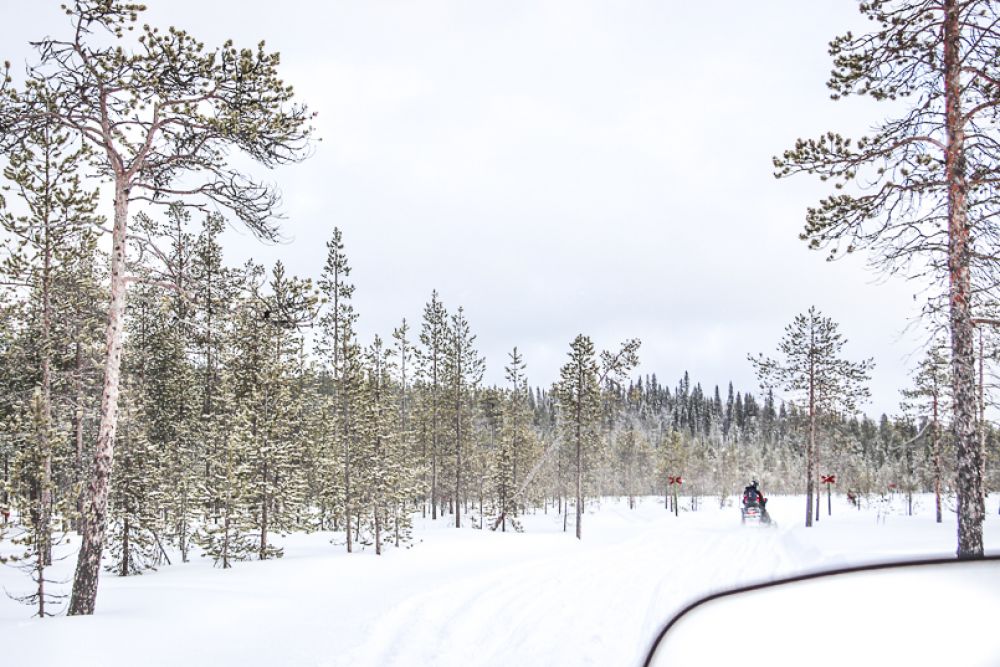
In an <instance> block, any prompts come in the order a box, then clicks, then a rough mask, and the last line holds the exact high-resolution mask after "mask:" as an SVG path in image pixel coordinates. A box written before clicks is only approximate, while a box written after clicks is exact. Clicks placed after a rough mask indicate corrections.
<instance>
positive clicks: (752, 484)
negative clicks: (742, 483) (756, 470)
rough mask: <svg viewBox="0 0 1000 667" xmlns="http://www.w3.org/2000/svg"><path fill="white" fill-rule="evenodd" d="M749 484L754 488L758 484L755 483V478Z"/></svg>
mask: <svg viewBox="0 0 1000 667" xmlns="http://www.w3.org/2000/svg"><path fill="white" fill-rule="evenodd" d="M750 486H752V487H753V488H755V489H756V488H757V486H758V485H757V480H754V481H752V482H750Z"/></svg>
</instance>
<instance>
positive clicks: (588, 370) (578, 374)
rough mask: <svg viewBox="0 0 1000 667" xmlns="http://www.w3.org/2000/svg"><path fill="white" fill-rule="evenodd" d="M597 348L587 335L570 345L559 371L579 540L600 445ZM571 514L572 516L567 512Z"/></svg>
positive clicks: (562, 419) (564, 436)
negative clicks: (588, 474)
mask: <svg viewBox="0 0 1000 667" xmlns="http://www.w3.org/2000/svg"><path fill="white" fill-rule="evenodd" d="M594 354H595V353H594V344H593V343H592V342H591V341H590V338H588V337H587V336H584V335H582V334H581V335H579V336H577V337H576V338H575V339H574V340H573V343H572V344H571V345H570V352H569V359H570V360H569V362H567V363H566V364H565V365H564V366H563V367H562V369H561V370H560V371H559V383H558V385H557V386H556V390H555V391H556V397H557V398H556V400H557V401H558V402H559V424H560V432H561V433H560V434H561V437H562V441H563V442H564V443H566V444H567V445H569V446H570V447H571V448H572V457H573V461H574V468H573V469H574V471H575V480H576V482H575V483H576V537H577V539H581V538H582V535H583V530H582V528H583V526H582V522H583V481H584V475H585V470H586V469H587V468H589V460H590V458H591V457H592V456H593V455H594V451H595V449H596V447H597V444H598V442H599V434H598V428H599V419H600V409H601V392H600V385H599V384H598V382H599V376H598V370H597V360H596V359H595V357H594ZM567 514H568V512H567Z"/></svg>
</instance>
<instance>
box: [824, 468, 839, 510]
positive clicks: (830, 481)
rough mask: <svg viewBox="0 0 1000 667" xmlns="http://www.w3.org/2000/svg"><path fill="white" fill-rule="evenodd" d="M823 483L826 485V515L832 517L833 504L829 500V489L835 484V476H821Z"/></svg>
mask: <svg viewBox="0 0 1000 667" xmlns="http://www.w3.org/2000/svg"><path fill="white" fill-rule="evenodd" d="M822 481H823V483H824V484H826V515H827V516H833V503H832V501H831V500H830V487H831V486H832V485H833V484H836V483H837V476H836V475H823V480H822Z"/></svg>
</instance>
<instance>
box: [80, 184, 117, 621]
mask: <svg viewBox="0 0 1000 667" xmlns="http://www.w3.org/2000/svg"><path fill="white" fill-rule="evenodd" d="M127 223H128V190H127V189H126V188H125V186H124V184H122V183H121V182H118V183H116V184H115V221H114V230H113V233H112V244H111V299H110V302H109V304H108V327H107V332H106V335H105V339H106V347H105V355H104V389H103V391H102V393H101V422H100V426H99V427H98V432H97V446H96V447H95V448H94V468H93V474H92V477H91V480H90V484H89V485H88V487H87V500H86V502H85V506H84V518H83V534H82V536H81V544H80V553H79V555H78V556H77V561H76V573H75V574H74V576H73V593H72V595H71V597H70V602H69V610H68V613H69V615H70V616H79V615H85V614H93V613H94V607H95V605H96V603H97V580H98V576H99V574H100V569H101V554H102V552H103V551H104V532H105V527H106V524H107V513H108V491H109V488H110V483H111V466H112V463H113V461H114V448H115V430H116V428H117V425H118V391H119V390H118V385H119V381H120V379H121V360H122V327H123V324H124V322H123V318H124V315H125V240H126V234H127V228H126V226H127Z"/></svg>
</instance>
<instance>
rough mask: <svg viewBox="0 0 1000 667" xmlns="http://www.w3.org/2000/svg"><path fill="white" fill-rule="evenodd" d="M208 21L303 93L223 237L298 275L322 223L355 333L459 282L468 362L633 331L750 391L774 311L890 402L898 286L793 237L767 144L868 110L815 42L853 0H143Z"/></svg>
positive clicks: (832, 29)
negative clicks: (290, 150)
mask: <svg viewBox="0 0 1000 667" xmlns="http://www.w3.org/2000/svg"><path fill="white" fill-rule="evenodd" d="M0 4H2V6H3V16H4V21H3V22H2V23H0V51H2V57H5V58H9V59H11V60H13V61H14V63H15V67H18V66H19V65H20V64H21V63H23V62H24V61H25V59H27V58H29V57H30V50H29V49H28V47H27V46H26V45H25V41H26V39H28V38H34V37H40V36H43V35H46V34H48V35H60V34H65V26H66V19H65V17H61V16H60V14H59V11H58V0H37V1H34V0H33V1H32V2H27V1H20V0H19V1H16V2H15V1H14V0H0ZM147 4H148V5H149V7H150V9H149V11H148V13H147V16H146V19H145V20H147V21H148V22H150V23H153V24H156V25H162V26H166V25H170V24H172V25H177V26H179V27H183V28H185V29H187V30H188V31H189V32H192V33H193V34H195V36H197V37H198V38H199V39H202V40H204V41H205V42H206V43H208V44H214V43H221V41H223V40H224V39H225V38H227V37H232V38H233V39H234V40H235V41H236V42H237V44H244V45H252V44H255V43H256V42H257V41H259V40H260V39H262V38H263V39H266V40H267V42H268V44H269V46H270V47H271V48H273V49H276V50H279V51H280V52H281V53H282V57H283V65H284V71H285V74H286V77H285V78H286V80H287V81H288V82H289V83H292V84H294V85H295V87H296V90H297V92H298V93H299V95H300V97H301V99H302V100H303V101H305V102H307V103H308V104H309V105H310V107H311V108H313V109H314V110H316V111H318V112H319V116H318V119H317V129H318V136H319V137H320V138H321V139H322V141H321V142H319V143H317V144H316V146H315V153H314V155H313V157H312V158H310V159H309V160H308V161H306V162H304V163H302V164H300V165H295V166H293V167H289V168H286V169H282V170H280V171H278V172H276V173H275V174H274V175H273V177H274V179H275V181H276V182H277V183H278V184H279V186H280V188H281V190H282V191H283V194H284V206H283V212H284V214H285V215H286V216H287V221H286V223H285V231H286V234H287V235H288V237H289V240H288V242H287V243H285V244H282V245H278V246H263V245H261V244H260V243H258V242H256V241H255V240H253V239H252V238H250V237H249V236H247V235H240V234H237V233H232V234H231V235H230V239H229V243H228V245H227V250H228V258H229V259H230V260H231V261H232V262H242V261H243V260H245V259H247V258H248V257H255V258H257V259H258V260H260V261H265V262H271V261H273V260H276V259H281V260H283V261H284V262H286V264H288V265H290V266H291V267H292V270H293V271H294V272H296V273H298V274H300V275H304V276H313V277H318V274H319V271H320V268H321V266H322V262H323V257H324V253H325V248H324V243H325V241H326V240H327V239H328V238H329V236H330V233H331V230H332V228H333V226H335V225H337V226H340V227H341V228H342V230H343V232H344V237H345V240H346V243H347V248H348V253H349V257H350V260H351V262H352V264H353V267H354V274H353V275H354V277H355V281H356V283H357V293H356V294H357V296H356V302H357V307H358V309H359V310H360V312H361V315H362V322H361V332H362V334H363V337H364V338H365V339H369V338H370V337H371V336H372V335H374V333H376V332H378V333H383V334H388V333H389V332H390V331H391V330H392V327H394V326H395V325H397V324H398V322H399V320H400V318H401V317H403V316H406V317H407V318H408V319H409V320H411V321H413V322H417V321H418V320H419V316H420V312H421V309H422V306H423V304H424V302H425V301H426V300H427V298H428V297H429V295H430V292H431V290H432V289H435V288H436V289H438V290H439V292H440V293H441V296H442V298H443V300H444V302H445V304H446V305H447V306H448V307H449V308H454V307H457V306H458V305H460V304H461V305H463V306H464V307H465V309H466V311H467V314H468V317H469V319H470V320H471V322H472V325H473V327H474V329H475V331H476V332H477V333H478V335H479V344H480V347H481V350H482V351H483V352H484V354H485V355H486V357H487V361H488V365H489V371H488V374H487V380H488V381H489V382H502V366H503V363H504V361H505V360H506V353H507V352H508V351H509V350H510V348H511V347H513V346H514V345H517V346H519V347H520V348H521V349H522V350H523V351H524V353H525V356H526V359H527V362H528V364H529V373H530V378H531V380H532V382H533V383H535V384H541V385H547V384H549V383H550V382H551V381H552V380H553V379H555V377H556V375H557V373H558V367H559V365H560V364H561V363H562V360H563V359H564V355H565V352H566V350H567V348H568V344H569V342H570V340H571V339H572V338H573V337H574V336H575V335H576V334H577V333H581V332H582V333H587V334H589V335H591V336H592V337H593V338H594V339H595V342H596V343H597V344H598V346H602V347H611V346H614V345H616V344H617V343H618V341H620V340H622V339H624V338H627V337H632V336H636V337H639V338H641V339H642V341H643V347H642V353H641V357H642V366H641V368H640V369H639V370H640V372H642V373H651V372H655V373H656V374H657V376H658V377H659V378H660V380H661V381H663V382H666V383H668V384H669V385H671V386H673V385H674V384H675V382H676V380H677V378H678V377H679V376H680V375H681V374H682V373H683V372H684V371H685V370H688V371H690V372H691V375H692V378H693V379H695V380H699V381H701V382H702V383H703V385H705V386H706V390H708V391H710V390H711V386H712V385H714V384H716V383H718V384H720V385H722V388H723V391H725V383H726V382H727V381H729V380H730V379H732V380H733V381H734V383H735V384H736V387H737V389H738V390H739V389H744V390H745V389H752V390H756V381H755V379H754V377H753V373H752V370H751V368H750V366H749V364H748V363H747V361H746V355H747V353H748V352H766V353H772V352H773V351H774V349H775V347H776V345H777V343H778V340H779V339H780V337H781V335H782V332H783V328H784V326H785V324H786V323H788V322H789V321H790V320H791V319H792V318H793V317H794V315H795V314H796V313H798V312H801V311H804V310H805V309H807V308H808V307H809V306H810V305H813V304H814V305H816V306H817V307H818V308H819V309H820V310H822V311H824V312H825V313H826V314H827V315H829V316H831V317H833V318H834V319H835V320H837V321H838V322H840V323H841V326H842V331H843V332H844V333H845V335H846V336H847V338H848V339H849V344H848V346H847V347H846V353H847V355H848V356H850V357H852V358H855V359H858V358H861V357H867V356H873V357H875V360H876V363H877V365H878V366H877V369H876V371H875V373H874V378H873V383H872V390H873V394H874V398H873V401H872V403H871V404H869V405H868V406H867V408H866V411H867V412H869V413H877V412H882V411H886V412H890V413H891V412H895V411H897V404H898V400H899V398H898V389H899V388H900V387H901V386H903V385H905V384H906V382H907V380H906V373H907V369H908V368H909V367H911V366H912V365H913V364H914V363H915V361H916V359H915V355H916V350H917V348H918V347H919V341H920V340H921V337H920V336H918V335H916V334H914V333H913V332H910V333H904V329H905V328H906V326H907V324H908V323H909V322H910V319H911V318H912V317H913V315H914V314H915V313H916V312H917V311H918V305H919V304H917V303H916V302H915V301H914V298H913V294H914V292H916V291H918V290H919V286H917V285H914V284H907V283H905V282H902V281H901V280H888V281H885V280H878V279H877V277H876V276H875V275H874V274H872V273H871V272H870V271H868V270H867V269H866V268H865V266H864V262H863V258H851V259H850V261H842V262H837V263H833V264H830V263H827V262H824V261H823V255H821V254H820V253H815V252H808V251H807V250H806V248H805V245H804V244H803V243H802V242H801V241H799V240H798V238H797V235H798V233H799V231H800V229H801V227H802V222H803V216H804V211H805V208H806V206H808V205H809V204H811V203H813V202H814V201H816V199H817V198H818V197H819V196H820V195H822V194H823V193H824V192H825V190H824V188H822V187H820V184H819V183H816V182H812V181H810V180H808V179H801V180H799V179H793V180H791V181H780V182H779V181H776V180H775V179H774V178H773V177H772V175H771V171H772V170H771V165H770V159H771V156H772V155H774V154H776V153H780V152H781V151H782V150H783V149H785V148H786V147H789V146H790V145H791V144H792V143H793V142H794V140H795V139H796V138H797V137H800V136H812V135H816V134H819V133H820V132H824V131H826V130H828V129H835V130H840V131H842V132H844V133H845V134H851V133H854V134H860V133H861V132H863V131H865V130H866V129H867V128H868V125H869V124H870V123H873V122H875V121H877V120H878V119H879V118H881V117H882V116H883V114H884V113H885V112H886V110H885V109H881V108H879V106H878V105H875V104H873V103H871V102H867V101H863V100H858V101H846V102H845V101H841V102H836V103H834V102H832V101H830V100H829V97H828V93H827V90H826V87H825V81H826V78H827V74H828V72H829V66H830V62H829V56H828V55H827V53H826V45H827V42H828V41H829V40H830V38H832V37H833V36H835V35H836V34H838V33H840V32H843V31H845V30H847V29H849V28H854V29H855V30H856V31H857V29H858V28H859V27H861V28H863V27H864V26H863V24H862V23H861V21H860V17H859V16H858V14H857V9H856V3H855V2H854V1H853V0H809V1H808V2H806V1H803V0H757V1H755V2H747V1H746V0H715V1H708V0H706V1H704V2H691V1H689V0H633V1H630V2H621V1H617V2H616V1H611V0H606V1H603V2H602V1H594V0H572V1H571V0H565V1H553V2H543V1H539V2H527V1H524V0H506V1H504V2H499V1H486V0H479V1H475V2H473V1H465V2H459V1H449V0H433V1H415V0H407V1H405V2H404V1H401V0H400V1H385V2H375V1H371V0H368V1H362V0H357V1H352V2H339V1H330V2H309V1H307V0H283V1H281V2H270V1H268V2H265V1H262V0H242V1H223V0H211V2H207V1H205V0H199V1H194V0H169V2H168V1H167V0H148V2H147Z"/></svg>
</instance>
